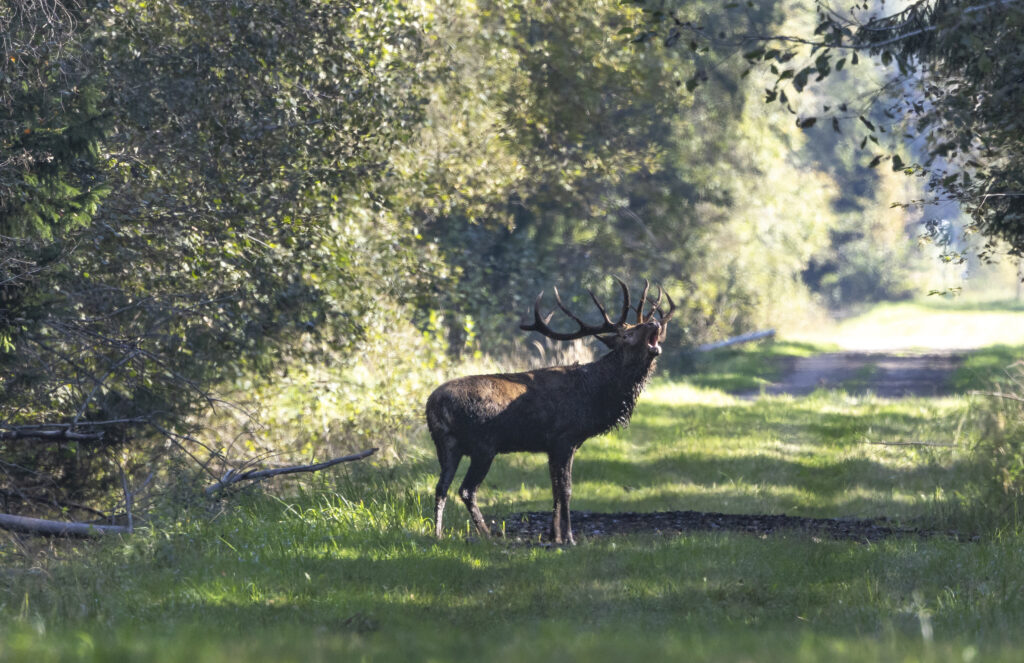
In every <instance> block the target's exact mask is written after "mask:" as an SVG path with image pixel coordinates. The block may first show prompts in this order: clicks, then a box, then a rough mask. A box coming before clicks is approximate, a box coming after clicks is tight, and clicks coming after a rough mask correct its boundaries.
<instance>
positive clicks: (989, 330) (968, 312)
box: [790, 298, 1024, 350]
mask: <svg viewBox="0 0 1024 663" xmlns="http://www.w3.org/2000/svg"><path fill="white" fill-rule="evenodd" d="M790 337H792V338H795V339H799V340H802V341H806V342H810V343H823V342H831V343H835V344H836V345H837V346H839V347H840V348H841V349H844V350H891V349H918V350H952V349H973V348H983V347H986V346H990V345H997V344H1004V345H1024V303H1017V302H987V303H972V302H960V301H957V300H951V301H947V300H943V299H940V298H930V299H925V300H923V301H914V302H898V303H896V302H894V303H886V304H880V305H878V306H876V307H873V308H871V309H870V310H869V311H867V312H866V313H864V314H862V315H858V316H854V317H852V318H848V319H846V320H844V321H842V322H841V323H839V324H837V325H835V326H834V327H832V326H819V327H817V328H816V329H813V330H800V331H798V332H794V333H792V334H790Z"/></svg>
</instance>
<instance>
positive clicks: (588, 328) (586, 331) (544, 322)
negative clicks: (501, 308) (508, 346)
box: [519, 276, 630, 341]
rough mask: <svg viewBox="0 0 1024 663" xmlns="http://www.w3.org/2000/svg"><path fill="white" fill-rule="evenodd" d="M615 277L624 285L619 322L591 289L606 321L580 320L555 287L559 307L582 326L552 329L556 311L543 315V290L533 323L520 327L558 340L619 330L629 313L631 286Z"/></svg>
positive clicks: (537, 302) (592, 296) (536, 303)
mask: <svg viewBox="0 0 1024 663" xmlns="http://www.w3.org/2000/svg"><path fill="white" fill-rule="evenodd" d="M613 278H615V280H616V281H618V282H619V285H620V286H621V287H622V301H623V306H622V315H621V316H620V317H619V320H618V321H617V322H612V320H611V318H609V317H608V312H607V311H605V308H604V306H602V305H601V302H600V301H598V299H597V296H596V295H594V293H593V292H591V291H590V290H587V293H588V294H589V295H590V298H591V299H593V300H594V304H595V305H597V310H598V311H600V312H601V317H602V318H604V322H603V323H602V324H601V325H598V326H595V325H588V324H587V323H585V322H583V321H582V320H580V319H579V318H578V317H577V316H576V315H575V314H573V312H572V311H570V310H569V309H568V307H566V305H565V304H563V303H562V298H561V296H560V295H559V294H558V288H553V290H554V291H555V303H557V304H558V308H560V309H561V310H562V313H565V314H566V315H567V316H569V318H570V319H572V321H573V322H575V323H576V324H577V325H579V326H580V328H579V329H578V330H576V331H575V332H571V333H563V332H556V331H555V330H553V329H551V327H549V326H548V321H549V320H550V319H551V315H552V314H553V313H554V311H552V312H551V313H549V314H548V315H547V316H546V317H542V316H541V314H540V300H541V299H542V298H543V297H544V291H543V290H542V291H541V292H540V294H539V295H537V299H536V300H535V301H534V302H533V324H530V325H519V328H520V329H522V330H524V331H535V332H538V333H540V334H543V335H544V336H547V337H548V338H552V339H554V340H556V341H572V340H575V339H577V338H584V337H586V336H596V335H597V334H606V333H609V332H615V331H618V330H619V329H620V328H621V327H622V326H623V325H624V324H625V323H626V317H627V316H628V315H629V311H630V302H629V287H627V286H626V284H625V283H623V282H622V279H620V278H619V277H617V276H616V277H613Z"/></svg>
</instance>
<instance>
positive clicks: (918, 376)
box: [741, 352, 964, 398]
mask: <svg viewBox="0 0 1024 663" xmlns="http://www.w3.org/2000/svg"><path fill="white" fill-rule="evenodd" d="M963 359H964V355H963V354H962V353H955V352H928V353H911V352H831V353H827V354H822V355H816V356H813V357H801V358H798V359H796V360H795V361H793V363H792V365H791V366H790V367H789V371H788V372H787V375H786V377H784V378H783V379H782V380H780V381H779V382H777V383H773V384H771V385H769V386H768V387H766V388H765V390H764V393H765V394H769V395H775V394H792V395H794V396H805V395H807V394H809V393H811V392H812V391H814V390H815V389H819V388H824V389H845V390H847V391H849V392H850V393H866V392H871V393H874V394H877V395H878V396H882V397H885V398H903V397H907V396H941V395H944V394H948V393H950V387H949V381H950V378H951V377H952V374H953V372H954V371H955V370H956V369H957V367H958V366H960V363H961V362H962V361H963ZM760 393H761V392H749V393H745V394H741V395H742V396H744V397H746V398H753V397H756V396H758V395H759V394H760Z"/></svg>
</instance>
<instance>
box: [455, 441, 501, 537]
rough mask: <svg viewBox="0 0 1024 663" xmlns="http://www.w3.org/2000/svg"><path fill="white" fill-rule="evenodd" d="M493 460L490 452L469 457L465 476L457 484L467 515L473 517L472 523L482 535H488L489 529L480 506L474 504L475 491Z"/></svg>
mask: <svg viewBox="0 0 1024 663" xmlns="http://www.w3.org/2000/svg"><path fill="white" fill-rule="evenodd" d="M493 460H494V456H493V455H490V454H477V455H475V456H470V457H469V469H468V470H466V476H465V478H464V479H463V480H462V485H461V486H459V497H460V498H462V501H463V502H464V503H465V505H466V508H467V509H469V517H470V518H472V519H473V524H474V525H475V526H476V529H477V531H479V532H480V533H481V534H483V535H484V536H490V534H491V531H490V529H488V528H487V523H485V522H484V516H483V514H482V513H480V508H479V507H477V505H476V491H477V489H478V488H479V487H480V484H481V483H483V480H484V477H485V476H487V471H488V470H490V469H491V461H493Z"/></svg>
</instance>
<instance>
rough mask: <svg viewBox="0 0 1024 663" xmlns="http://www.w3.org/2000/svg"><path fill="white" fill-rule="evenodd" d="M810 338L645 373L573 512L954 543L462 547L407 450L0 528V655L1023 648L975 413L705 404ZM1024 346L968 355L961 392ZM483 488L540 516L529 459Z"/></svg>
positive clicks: (603, 655)
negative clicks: (808, 527) (22, 528)
mask: <svg viewBox="0 0 1024 663" xmlns="http://www.w3.org/2000/svg"><path fill="white" fill-rule="evenodd" d="M975 313H976V312H970V311H967V312H962V313H961V315H963V316H969V315H974V314H975ZM1015 315H1016V316H1017V317H1016V323H1017V324H1021V322H1022V321H1021V318H1022V317H1024V313H1021V312H1019V311H1018V312H1015ZM814 350H815V346H813V345H808V344H785V343H778V344H775V345H771V346H761V347H759V348H750V349H746V350H743V351H740V352H733V353H728V354H727V355H722V361H721V362H714V361H711V362H708V363H706V364H705V365H704V366H703V367H702V373H700V374H697V375H692V376H689V377H675V378H673V379H665V378H662V379H658V380H656V381H655V382H654V383H653V384H652V385H651V386H650V388H649V389H648V391H647V392H646V393H645V395H644V396H643V397H642V398H641V400H640V404H639V406H638V409H637V411H636V414H635V417H634V420H633V423H632V424H631V426H630V427H629V428H627V429H625V430H621V431H616V432H614V433H613V434H610V435H607V436H605V437H602V438H597V439H594V440H591V441H589V442H587V444H585V445H584V447H583V448H582V450H581V451H580V453H579V455H578V456H577V461H576V464H575V473H574V477H575V481H574V493H573V508H574V509H579V510H592V511H652V510H683V509H693V510H701V511H718V512H727V513H770V514H779V513H786V514H790V515H803V516H817V517H859V518H883V517H884V518H888V519H891V520H893V521H895V522H897V523H899V524H902V525H904V526H909V527H927V528H932V529H938V530H940V531H943V532H951V534H938V535H934V536H930V537H927V538H921V537H915V536H901V537H893V538H890V539H886V540H883V541H881V542H876V543H858V542H849V541H832V540H827V539H819V538H816V537H812V536H810V535H808V534H803V533H799V532H790V533H785V532H783V533H778V534H773V535H770V536H766V537H759V536H752V535H749V534H743V533H733V532H701V533H690V534H685V535H682V536H660V535H657V534H654V533H652V534H646V535H634V536H623V537H614V538H611V537H605V538H591V539H586V538H583V539H581V541H580V544H579V545H577V546H575V547H565V548H552V547H545V546H539V545H525V544H513V543H510V542H506V541H503V540H501V539H495V540H491V541H481V540H478V539H476V538H475V537H472V536H467V531H468V530H467V526H466V524H467V517H466V515H465V510H464V509H462V508H461V505H460V504H459V503H458V501H457V500H453V501H452V502H451V504H450V506H449V509H448V514H447V519H446V533H447V536H446V538H445V539H444V540H441V541H437V540H435V539H433V537H431V536H430V529H431V528H430V523H429V521H428V518H429V514H430V511H431V509H432V501H433V500H432V491H433V482H434V481H435V472H436V467H437V464H436V460H435V459H434V458H433V456H432V452H431V451H428V450H427V446H426V445H427V440H426V438H425V437H424V438H422V439H420V440H418V442H416V443H415V444H414V445H412V446H410V447H408V448H407V449H405V454H404V455H405V460H404V462H402V463H401V464H399V465H395V466H390V467H383V466H374V465H372V464H368V463H365V464H362V465H359V466H356V467H349V468H346V469H344V470H343V471H342V472H340V473H338V474H336V475H333V476H331V477H321V478H317V479H315V480H314V481H313V482H312V483H306V484H302V485H300V484H293V485H291V486H290V487H288V488H285V489H284V490H283V493H282V494H283V495H286V497H273V496H269V495H259V494H254V495H242V496H237V497H235V498H233V499H232V500H231V501H230V502H228V503H225V504H221V505H215V506H213V507H196V508H194V509H192V510H190V511H185V512H179V513H174V514H171V515H164V516H162V517H161V518H159V519H157V520H154V521H153V523H152V525H151V526H149V527H148V528H146V529H144V530H142V531H139V532H137V533H136V534H135V535H133V536H131V537H124V538H111V539H108V540H106V541H103V542H101V543H86V542H71V543H60V542H40V541H38V540H24V541H20V542H18V541H16V540H14V539H13V538H10V537H8V538H0V542H2V543H0V562H2V564H3V567H2V570H0V573H2V575H0V660H2V661H32V662H33V663H35V662H37V661H38V662H42V661H64V660H68V661H71V660H96V661H114V660H116V661H189V662H201V661H224V660H246V661H249V660H256V661H270V660H274V661H292V660H294V661H311V660H312V661H318V660H324V661H326V660H346V661H347V660H379V661H400V660H410V661H522V660H531V659H532V660H538V661H540V660H544V661H546V660H564V661H619V660H635V659H640V660H643V659H644V658H647V659H651V660H686V661H826V660H827V661H861V660H885V661H923V662H930V661H957V662H967V663H969V662H970V661H1019V660H1021V659H1022V658H1024V553H1022V550H1024V531H1022V528H1021V527H1020V526H1019V525H1018V524H1017V523H1019V519H1016V518H1014V517H1013V514H1007V513H993V511H997V509H995V508H994V507H992V508H989V507H990V506H992V505H987V504H984V503H980V502H979V499H980V497H981V496H982V495H983V494H984V493H983V492H981V491H980V489H979V485H980V483H979V482H980V481H981V480H982V479H983V477H980V476H979V468H978V467H977V464H976V463H975V462H974V457H973V455H972V451H971V450H972V446H973V444H974V441H975V440H974V438H973V436H974V435H975V433H974V432H973V429H972V427H971V418H970V417H969V416H968V408H969V403H970V401H969V399H968V398H965V397H961V396H954V397H946V398H935V399H923V398H920V399H901V400H884V399H878V398H876V397H873V396H870V395H869V396H850V395H848V394H846V393H844V392H842V391H818V392H815V393H814V394H811V395H810V396H807V397H803V398H794V397H790V396H778V397H766V398H761V399H759V400H743V399H739V398H736V397H733V396H730V395H728V394H727V393H726V392H725V391H723V388H734V387H736V386H737V385H740V386H742V385H748V384H755V385H756V384H758V381H759V380H763V377H762V376H763V375H764V374H770V373H771V371H772V370H775V369H776V368H777V367H778V366H779V365H780V362H784V361H785V360H786V358H787V357H788V356H791V355H798V354H801V353H807V352H813V351H814ZM1021 350H1022V348H1020V347H1017V348H1011V347H1004V348H1002V349H997V350H986V351H984V352H980V353H979V354H977V355H976V356H975V357H974V358H973V359H972V360H969V362H968V363H969V364H970V366H969V367H968V368H966V369H963V370H965V371H966V372H964V373H962V374H961V375H958V376H957V379H958V380H960V383H958V384H963V385H966V386H970V385H976V384H981V383H982V382H983V379H984V376H985V375H988V374H991V373H993V372H996V373H998V372H999V370H1000V367H999V366H998V364H999V362H1001V361H1004V360H1006V359H1010V358H1013V357H1014V356H1021V354H1022V353H1021ZM972 362H973V363H972ZM971 388H974V387H971ZM922 442H924V443H928V445H922V444H920V443H922ZM908 443H909V444H908ZM930 445H949V446H930ZM463 470H464V468H463ZM480 498H481V501H482V504H481V506H482V508H483V510H484V512H485V514H486V515H487V516H488V517H496V518H501V517H502V516H505V515H508V514H511V513H515V512H521V511H532V510H546V509H548V508H550V500H551V497H550V487H549V484H548V479H547V468H546V464H545V461H544V459H543V458H542V457H539V456H535V455H512V456H503V457H500V458H499V459H498V460H497V461H496V462H495V464H494V467H493V468H492V470H491V473H490V474H489V476H488V478H487V480H486V481H485V483H484V486H483V488H482V490H481V493H480Z"/></svg>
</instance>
